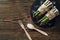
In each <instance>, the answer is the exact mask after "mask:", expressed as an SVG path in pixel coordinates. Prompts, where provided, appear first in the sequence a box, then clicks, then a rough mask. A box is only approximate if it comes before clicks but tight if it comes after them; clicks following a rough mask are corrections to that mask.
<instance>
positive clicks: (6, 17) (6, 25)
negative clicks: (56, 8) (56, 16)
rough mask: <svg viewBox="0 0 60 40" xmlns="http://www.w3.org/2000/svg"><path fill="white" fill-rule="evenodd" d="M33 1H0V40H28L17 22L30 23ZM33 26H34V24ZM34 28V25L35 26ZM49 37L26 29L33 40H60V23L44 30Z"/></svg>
mask: <svg viewBox="0 0 60 40" xmlns="http://www.w3.org/2000/svg"><path fill="white" fill-rule="evenodd" d="M34 1H35V0H0V40H28V38H27V36H26V35H25V33H24V31H23V29H22V28H21V27H20V26H19V24H18V22H17V20H19V19H21V20H23V23H24V24H25V27H26V24H27V23H32V24H34V23H33V22H32V20H31V17H30V15H29V14H30V8H31V5H32V3H33V2H34ZM34 25H35V24H34ZM35 26H36V25H35ZM36 27H37V28H39V29H41V30H44V31H46V32H47V33H48V34H49V36H48V37H47V36H44V35H42V34H40V33H38V32H36V31H32V30H29V29H27V27H26V30H27V31H28V32H29V34H30V35H31V37H32V39H33V40H60V23H59V24H58V25H56V26H54V27H52V28H49V29H44V28H40V27H38V26H36Z"/></svg>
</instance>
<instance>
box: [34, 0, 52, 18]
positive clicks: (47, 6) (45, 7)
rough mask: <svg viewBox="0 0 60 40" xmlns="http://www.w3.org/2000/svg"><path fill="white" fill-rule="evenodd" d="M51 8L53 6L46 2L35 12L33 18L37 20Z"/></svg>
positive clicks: (47, 0)
mask: <svg viewBox="0 0 60 40" xmlns="http://www.w3.org/2000/svg"><path fill="white" fill-rule="evenodd" d="M52 7H53V4H52V2H51V1H49V0H46V1H45V2H44V3H43V4H42V5H41V6H40V7H39V8H38V9H37V10H36V11H34V13H33V17H36V18H37V19H38V18H39V17H41V16H42V15H43V14H44V13H45V12H47V11H48V10H50V8H52Z"/></svg>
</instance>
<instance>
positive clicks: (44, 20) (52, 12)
mask: <svg viewBox="0 0 60 40" xmlns="http://www.w3.org/2000/svg"><path fill="white" fill-rule="evenodd" d="M58 15H59V11H58V9H57V8H56V7H55V6H54V7H53V8H52V9H51V10H50V11H48V13H47V14H45V16H44V17H43V18H42V19H40V20H39V21H38V23H39V22H40V25H45V24H47V22H49V21H50V20H52V19H53V18H55V17H56V16H58Z"/></svg>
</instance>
